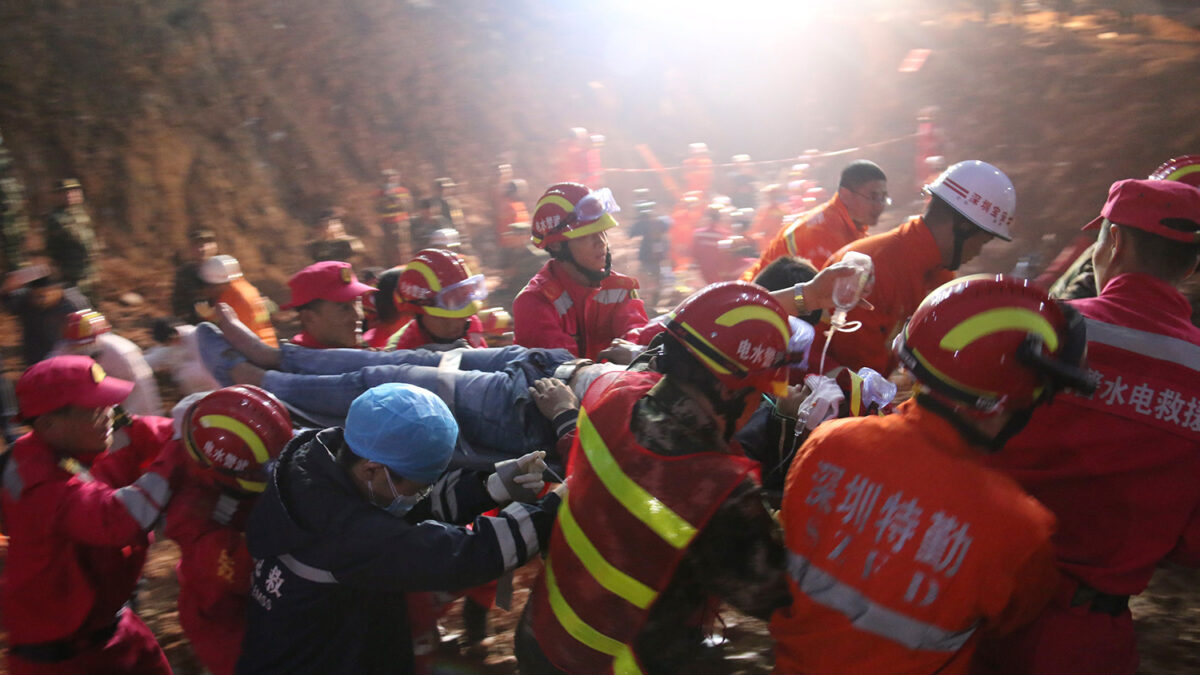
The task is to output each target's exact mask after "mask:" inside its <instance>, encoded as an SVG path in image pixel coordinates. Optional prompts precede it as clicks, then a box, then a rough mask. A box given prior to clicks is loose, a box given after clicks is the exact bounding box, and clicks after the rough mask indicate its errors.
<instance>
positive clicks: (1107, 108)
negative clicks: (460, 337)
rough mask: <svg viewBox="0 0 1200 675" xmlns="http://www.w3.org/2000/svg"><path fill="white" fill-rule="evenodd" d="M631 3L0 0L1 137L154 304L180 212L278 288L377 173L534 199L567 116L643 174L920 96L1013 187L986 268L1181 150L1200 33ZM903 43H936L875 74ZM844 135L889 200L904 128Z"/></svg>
mask: <svg viewBox="0 0 1200 675" xmlns="http://www.w3.org/2000/svg"><path fill="white" fill-rule="evenodd" d="M599 4H600V3H595V6H596V7H599ZM631 4H632V3H614V5H613V7H614V8H610V9H600V8H594V7H593V5H587V6H583V5H575V4H573V3H572V4H570V5H567V4H566V3H546V2H535V1H533V0H512V1H509V2H503V3H493V2H482V3H481V2H471V1H468V0H447V1H445V2H437V3H432V2H418V1H416V0H412V1H410V2H402V1H399V0H345V1H344V2H338V3H329V2H319V1H317V0H289V1H288V2H280V1H269V2H263V1H254V2H251V1H249V0H157V1H155V2H148V1H146V0H130V1H129V2H123V3H116V4H113V3H89V2H83V1H82V0H8V1H7V2H5V3H3V5H0V129H3V131H4V134H5V137H6V140H7V143H8V144H9V146H10V147H11V148H12V149H13V152H14V154H15V156H16V159H17V163H18V167H19V172H20V174H21V175H22V176H23V177H24V178H25V179H26V182H27V184H28V185H29V187H30V190H31V192H32V193H33V196H34V199H35V204H34V206H35V208H38V209H40V208H43V207H44V206H45V203H46V190H47V189H48V187H49V186H50V185H51V184H52V182H53V181H54V180H55V179H56V178H59V177H61V176H65V175H75V176H78V177H80V178H81V180H82V181H83V184H84V186H85V188H86V190H87V192H88V195H89V200H90V202H91V203H92V208H93V212H94V216H95V218H96V219H97V221H98V222H99V226H100V229H101V232H102V234H103V238H104V240H105V241H106V242H107V244H108V251H109V259H108V260H107V261H106V262H105V266H104V270H105V271H106V273H107V274H108V278H109V279H110V281H111V282H112V284H111V286H109V287H108V288H106V290H105V291H104V293H107V294H108V295H109V297H115V295H116V294H118V293H119V292H120V291H124V290H137V291H140V292H142V293H143V294H144V295H146V296H147V297H148V298H150V299H151V300H152V301H157V300H158V299H159V298H162V297H163V294H164V293H165V292H166V291H167V289H166V288H165V282H164V279H166V278H169V277H168V276H167V270H168V269H169V258H170V256H171V254H172V253H173V251H174V250H176V249H177V248H178V247H180V246H181V245H182V243H183V238H184V232H185V231H186V229H187V227H188V226H189V225H192V224H197V223H203V224H206V225H209V226H211V227H213V228H215V229H216V230H217V231H218V232H219V233H220V235H221V238H222V244H223V246H224V248H225V249H226V250H228V251H230V252H233V253H234V254H236V255H237V256H239V257H240V258H241V259H242V260H243V264H244V267H245V268H246V269H247V271H248V273H249V275H250V276H251V277H252V278H254V279H256V280H261V281H262V282H263V285H264V287H265V288H266V290H268V291H270V292H272V293H273V294H276V295H278V294H279V289H280V283H281V281H282V280H283V279H285V278H286V276H287V275H288V274H289V273H290V272H291V271H294V269H295V268H296V267H298V266H299V265H300V264H302V262H303V259H302V253H301V251H302V247H301V245H300V244H301V242H303V241H304V240H305V239H307V238H308V237H309V232H308V230H307V228H306V223H311V222H312V221H313V218H314V216H315V215H316V213H317V212H318V211H320V210H321V209H322V208H323V207H325V206H327V205H329V204H331V203H340V204H342V205H344V206H345V207H346V208H347V209H348V211H349V214H350V218H349V220H350V227H351V229H352V230H355V229H357V231H358V233H359V234H361V235H363V236H365V237H367V238H368V239H370V238H371V237H374V236H375V234H376V233H375V231H374V217H373V203H372V195H373V191H374V188H375V182H376V179H377V177H378V175H379V171H380V170H381V169H383V168H385V167H396V168H399V169H402V170H403V171H405V175H406V181H407V182H408V183H409V184H410V186H411V187H414V188H420V187H424V186H425V185H428V183H429V181H430V180H431V179H432V178H433V177H435V176H437V175H442V174H449V175H452V176H454V177H456V178H457V179H458V180H459V181H460V183H461V184H462V185H463V186H464V199H465V202H466V206H467V210H468V212H469V213H471V212H473V213H474V214H476V215H478V216H483V215H485V211H484V206H483V204H484V202H483V196H484V194H485V191H486V186H487V183H488V180H489V176H490V175H491V170H492V167H493V166H494V164H495V163H496V162H497V161H498V160H499V159H500V158H504V159H506V160H509V161H513V162H514V163H515V164H516V165H517V168H518V172H519V173H520V174H521V175H524V176H526V177H528V178H529V179H530V183H531V185H532V186H533V189H534V190H535V191H536V190H537V189H539V187H540V186H541V185H544V184H545V183H546V182H548V181H550V180H551V179H552V178H553V176H552V173H551V170H550V168H549V167H550V165H551V164H550V158H551V157H552V154H553V151H554V143H555V141H556V140H557V139H558V138H559V137H561V136H562V134H563V132H564V131H565V129H566V128H567V127H569V126H574V125H580V124H582V125H585V126H587V127H588V128H589V129H593V130H595V131H599V132H601V133H604V134H606V136H607V138H608V145H607V147H606V150H605V160H606V164H607V165H608V166H610V167H615V168H639V167H644V164H642V163H641V160H640V158H639V156H638V155H637V154H636V153H635V152H634V151H633V146H634V145H635V144H639V143H645V144H647V145H649V146H650V147H651V148H652V149H653V150H654V151H655V152H656V153H657V154H658V155H659V157H660V158H661V159H662V161H663V163H665V164H668V165H671V164H674V163H676V162H677V161H678V160H679V159H680V158H681V157H682V155H683V153H684V151H685V148H686V144H687V143H688V142H690V141H694V140H705V141H707V142H708V143H709V145H710V146H711V147H712V148H713V150H714V154H715V155H717V156H718V158H719V159H720V158H728V157H729V156H730V155H732V154H734V153H737V152H750V153H751V154H753V155H754V157H755V159H786V158H789V157H795V156H797V155H798V154H800V153H801V152H802V151H803V150H804V149H806V148H812V147H819V148H823V149H838V148H848V147H854V146H859V145H865V144H868V143H872V142H876V141H882V140H887V139H894V138H898V137H903V136H905V135H906V134H909V133H911V131H912V130H913V128H914V126H915V121H914V120H915V113H916V111H917V110H918V109H919V108H921V107H922V106H925V105H929V104H936V105H938V106H939V107H940V108H941V111H942V120H943V125H944V129H945V132H946V134H947V135H948V137H949V138H950V140H951V143H952V153H951V159H963V158H969V157H978V158H982V159H986V160H989V161H991V162H993V163H995V164H997V165H999V166H1001V167H1002V168H1004V169H1005V170H1006V171H1008V172H1009V174H1010V175H1011V176H1012V177H1013V179H1014V181H1015V183H1016V185H1017V190H1018V195H1019V211H1018V219H1019V224H1020V226H1021V227H1022V231H1023V237H1022V242H1020V244H1019V245H1018V246H1014V247H1009V248H1007V249H1005V250H1004V251H996V252H993V255H994V256H997V262H996V263H995V264H996V265H998V266H999V265H1006V264H1008V263H1010V262H1011V259H1012V258H1015V257H1016V255H1017V254H1018V253H1019V252H1020V251H1022V250H1027V249H1028V248H1029V247H1031V246H1033V245H1035V244H1034V242H1038V241H1039V240H1040V237H1041V235H1042V234H1043V233H1045V232H1055V231H1059V230H1065V229H1069V228H1071V227H1074V226H1075V225H1076V224H1079V223H1082V222H1085V221H1086V220H1087V219H1088V218H1090V217H1091V215H1092V214H1093V213H1094V212H1095V211H1096V209H1097V208H1098V207H1099V206H1100V204H1101V203H1102V202H1103V197H1104V191H1105V189H1106V187H1107V185H1108V183H1109V182H1111V181H1112V180H1114V179H1117V178H1122V177H1128V176H1140V175H1144V174H1146V173H1147V172H1149V171H1150V170H1151V169H1153V168H1154V167H1155V166H1156V165H1157V164H1158V163H1159V162H1160V161H1162V160H1163V159H1165V158H1167V157H1169V156H1172V155H1175V154H1181V153H1184V152H1189V151H1191V152H1195V151H1198V150H1200V125H1197V124H1196V123H1195V114H1196V110H1200V90H1197V88H1196V87H1194V86H1192V85H1193V83H1195V82H1197V81H1200V58H1197V57H1198V56H1200V33H1198V32H1197V31H1196V30H1195V29H1194V28H1191V27H1189V26H1188V25H1187V23H1186V19H1187V18H1188V17H1187V16H1186V15H1184V16H1183V18H1184V19H1185V22H1184V23H1181V22H1179V21H1173V20H1171V19H1168V18H1166V17H1163V16H1139V17H1138V18H1137V20H1136V22H1135V23H1134V24H1133V25H1132V26H1130V27H1128V28H1127V27H1124V26H1122V25H1120V24H1119V23H1118V20H1117V17H1116V15H1115V14H1106V13H1103V12H1102V13H1099V14H1091V15H1086V16H1078V17H1074V18H1072V20H1071V23H1068V24H1067V25H1065V26H1059V25H1057V22H1056V21H1055V20H1054V17H1053V15H1051V14H1050V13H1041V14H1036V15H1031V16H1029V17H1027V18H1026V19H1025V20H1024V22H1023V23H1021V24H1014V23H1012V22H1009V21H1007V20H1005V19H1003V18H1001V19H999V20H994V21H993V23H991V24H989V25H983V24H981V23H980V22H978V20H977V19H975V18H974V17H970V16H966V15H945V14H938V15H933V14H930V15H921V14H897V15H892V16H875V17H874V18H872V17H870V16H869V15H865V14H862V13H855V12H853V11H850V10H851V9H854V8H855V4H854V3H847V4H846V7H847V8H848V9H845V10H843V13H842V14H841V15H839V14H834V15H830V16H826V17H822V18H821V19H820V20H819V21H815V22H808V23H805V22H799V21H798V22H797V24H796V25H795V26H794V27H785V28H786V29H785V30H768V28H769V27H770V26H771V22H772V20H773V17H772V16H768V15H764V16H762V17H757V18H754V19H750V20H747V21H746V22H743V23H740V24H738V25H736V26H733V25H731V26H729V27H728V29H727V30H725V31H724V32H722V33H719V35H720V37H718V38H713V37H712V35H710V34H706V33H702V32H701V30H700V29H699V28H697V27H696V26H698V25H699V26H702V25H703V22H702V21H701V22H699V23H696V22H695V21H694V20H695V19H696V17H690V20H692V21H693V23H689V24H687V26H683V25H682V20H681V21H680V22H678V23H679V24H680V25H673V24H670V23H662V19H661V18H659V19H652V18H651V17H648V16H644V15H643V13H642V12H641V11H640V10H638V9H637V8H633V9H630V8H629V6H630V5H631ZM876 4H879V3H876ZM883 4H884V5H891V4H894V5H897V6H898V5H901V3H883ZM909 4H911V5H919V4H921V3H909ZM943 4H945V3H943ZM964 4H967V3H964ZM835 11H836V10H835ZM1193 16H1194V15H1193ZM655 20H657V21H659V23H654V21H655ZM776 28H777V27H776ZM709 33H711V31H709ZM912 48H929V49H932V50H933V51H932V54H931V56H930V57H929V60H928V62H927V63H926V64H925V66H924V67H923V68H922V69H921V70H920V71H919V72H917V73H899V72H897V66H898V65H899V63H900V62H901V60H902V59H903V57H904V55H905V54H906V53H907V52H908V50H910V49H912ZM863 154H864V155H867V156H870V157H873V158H875V159H877V160H878V161H880V162H881V164H883V165H884V167H885V169H886V170H887V171H888V172H889V173H890V174H891V175H892V176H893V185H894V187H893V192H897V193H903V191H904V190H905V189H908V190H909V192H911V188H907V187H905V186H910V185H912V182H913V179H912V177H911V167H912V146H911V142H908V141H901V142H896V143H892V144H889V145H884V146H881V147H879V148H876V149H873V150H870V151H864V152H863ZM848 156H853V155H848ZM842 161H843V157H837V158H833V159H831V160H829V161H828V162H827V163H826V165H825V167H824V169H823V170H822V173H823V175H821V176H820V177H824V178H828V177H829V176H831V175H833V174H834V173H835V172H836V170H837V169H838V168H839V167H840V165H841V163H842ZM609 182H610V183H611V184H612V185H613V186H614V187H616V188H617V189H618V195H619V196H621V193H622V191H626V190H628V189H631V188H632V187H634V186H635V185H637V184H644V183H649V184H651V186H652V187H658V186H657V184H656V183H655V181H654V180H653V178H652V176H650V175H647V174H632V175H631V174H610V176H609ZM905 196H911V195H905ZM902 215H903V214H902V213H893V214H891V216H889V217H894V218H893V219H894V220H895V219H898V218H899V217H900V216H902ZM885 219H886V217H885Z"/></svg>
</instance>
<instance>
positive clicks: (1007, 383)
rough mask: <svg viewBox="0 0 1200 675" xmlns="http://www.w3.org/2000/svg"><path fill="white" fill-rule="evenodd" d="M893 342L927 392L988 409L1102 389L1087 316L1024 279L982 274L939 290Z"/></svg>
mask: <svg viewBox="0 0 1200 675" xmlns="http://www.w3.org/2000/svg"><path fill="white" fill-rule="evenodd" d="M894 348H895V350H896V354H897V356H898V357H899V358H900V361H901V362H902V363H903V364H904V366H905V367H906V368H908V369H909V370H910V371H911V372H912V373H913V375H914V376H916V378H917V380H918V381H919V382H920V383H921V385H923V387H924V388H925V389H926V390H927V391H929V392H930V393H932V394H933V395H935V397H937V398H939V399H941V400H943V401H948V402H949V403H950V404H951V405H962V404H965V405H966V406H969V407H970V408H971V409H972V410H973V411H975V412H977V413H978V414H981V415H992V414H995V413H998V412H1001V411H1004V410H1009V411H1020V410H1024V409H1028V408H1032V407H1033V406H1035V405H1037V404H1038V403H1041V402H1044V401H1045V400H1047V399H1048V398H1049V396H1051V395H1053V394H1054V392H1056V391H1058V390H1060V389H1066V388H1072V389H1076V390H1080V391H1084V392H1090V391H1094V390H1095V384H1096V383H1095V381H1094V376H1092V375H1090V374H1089V373H1088V371H1087V369H1086V367H1085V365H1084V354H1085V352H1086V350H1087V336H1086V332H1085V329H1084V324H1083V319H1082V317H1080V316H1079V315H1078V314H1077V313H1075V312H1074V311H1073V310H1071V309H1070V308H1069V307H1068V306H1066V305H1060V304H1058V303H1057V302H1055V301H1053V300H1051V299H1050V298H1049V296H1047V295H1046V293H1045V291H1042V290H1041V289H1040V288H1038V287H1037V286H1034V285H1033V284H1032V282H1030V281H1027V280H1024V279H1017V278H1013V277H1006V276H1003V275H986V274H981V275H976V276H970V277H964V278H962V279H956V280H954V281H951V282H949V283H947V284H945V285H943V286H941V287H940V288H937V289H935V290H934V291H933V292H932V293H930V294H929V295H928V296H927V297H926V298H925V300H924V301H922V302H921V305H920V306H919V307H917V310H916V311H915V312H913V315H912V318H911V319H909V321H908V324H907V325H906V326H905V327H904V330H903V331H901V333H900V334H899V335H897V336H896V341H895V345H894Z"/></svg>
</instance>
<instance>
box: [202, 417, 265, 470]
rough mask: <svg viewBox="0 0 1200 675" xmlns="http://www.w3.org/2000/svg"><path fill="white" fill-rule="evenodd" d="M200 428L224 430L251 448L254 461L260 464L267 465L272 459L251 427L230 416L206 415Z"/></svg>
mask: <svg viewBox="0 0 1200 675" xmlns="http://www.w3.org/2000/svg"><path fill="white" fill-rule="evenodd" d="M200 426H202V427H205V428H217V429H224V430H225V431H228V432H229V433H231V434H233V435H235V436H237V437H238V438H240V439H242V441H243V442H245V443H246V445H247V446H249V448H250V451H251V452H253V453H254V459H257V460H258V463H259V464H266V463H267V462H268V461H270V459H271V456H270V455H268V454H267V446H265V445H263V442H262V439H261V438H259V437H258V435H257V434H255V433H254V431H253V430H251V429H250V427H248V426H246V425H245V424H243V423H241V422H239V421H237V420H235V419H233V418H232V417H230V416H228V415H205V416H203V417H201V418H200Z"/></svg>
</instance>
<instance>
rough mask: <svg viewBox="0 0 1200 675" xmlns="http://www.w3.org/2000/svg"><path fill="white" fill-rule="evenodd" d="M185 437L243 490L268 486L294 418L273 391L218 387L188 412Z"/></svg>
mask: <svg viewBox="0 0 1200 675" xmlns="http://www.w3.org/2000/svg"><path fill="white" fill-rule="evenodd" d="M182 432H183V440H184V445H186V446H187V449H188V452H189V453H190V454H191V456H192V458H193V459H195V460H196V462H197V463H199V464H200V465H201V466H203V467H206V468H209V469H211V470H212V471H213V473H214V474H215V475H216V476H217V477H218V478H219V479H220V480H221V482H223V483H225V484H226V485H229V486H230V487H233V488H235V489H238V490H241V491H243V492H262V491H263V490H264V489H265V488H266V486H267V482H266V481H267V472H266V467H265V465H266V463H267V462H269V461H271V460H273V459H275V458H276V457H279V453H280V451H282V450H283V446H284V445H286V444H287V442H288V441H289V440H291V438H292V418H291V416H290V415H289V414H288V411H287V408H285V407H284V406H283V404H282V403H280V402H279V400H278V399H276V398H275V397H274V396H272V395H271V394H269V393H267V392H266V391H263V390H262V389H259V388H258V387H254V386H250V385H236V386H233V387H225V388H224V389H218V390H216V391H214V392H212V393H211V394H208V395H207V396H205V397H204V398H202V399H200V400H199V401H196V403H195V404H194V405H192V407H191V408H190V409H189V410H188V411H187V412H186V413H185V415H184V420H183V429H182Z"/></svg>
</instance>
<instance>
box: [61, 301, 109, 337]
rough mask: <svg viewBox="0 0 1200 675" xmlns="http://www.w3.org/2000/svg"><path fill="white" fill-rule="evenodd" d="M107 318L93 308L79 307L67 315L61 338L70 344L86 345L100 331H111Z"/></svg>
mask: <svg viewBox="0 0 1200 675" xmlns="http://www.w3.org/2000/svg"><path fill="white" fill-rule="evenodd" d="M111 332H112V326H111V325H109V323H108V319H106V318H104V315H103V314H101V313H100V312H97V311H96V310H94V309H81V310H79V311H78V312H71V313H70V314H68V315H67V327H66V329H64V330H63V339H64V340H67V341H68V342H70V343H72V344H77V345H86V344H90V343H92V342H95V341H96V336H97V335H100V334H101V333H111Z"/></svg>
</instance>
